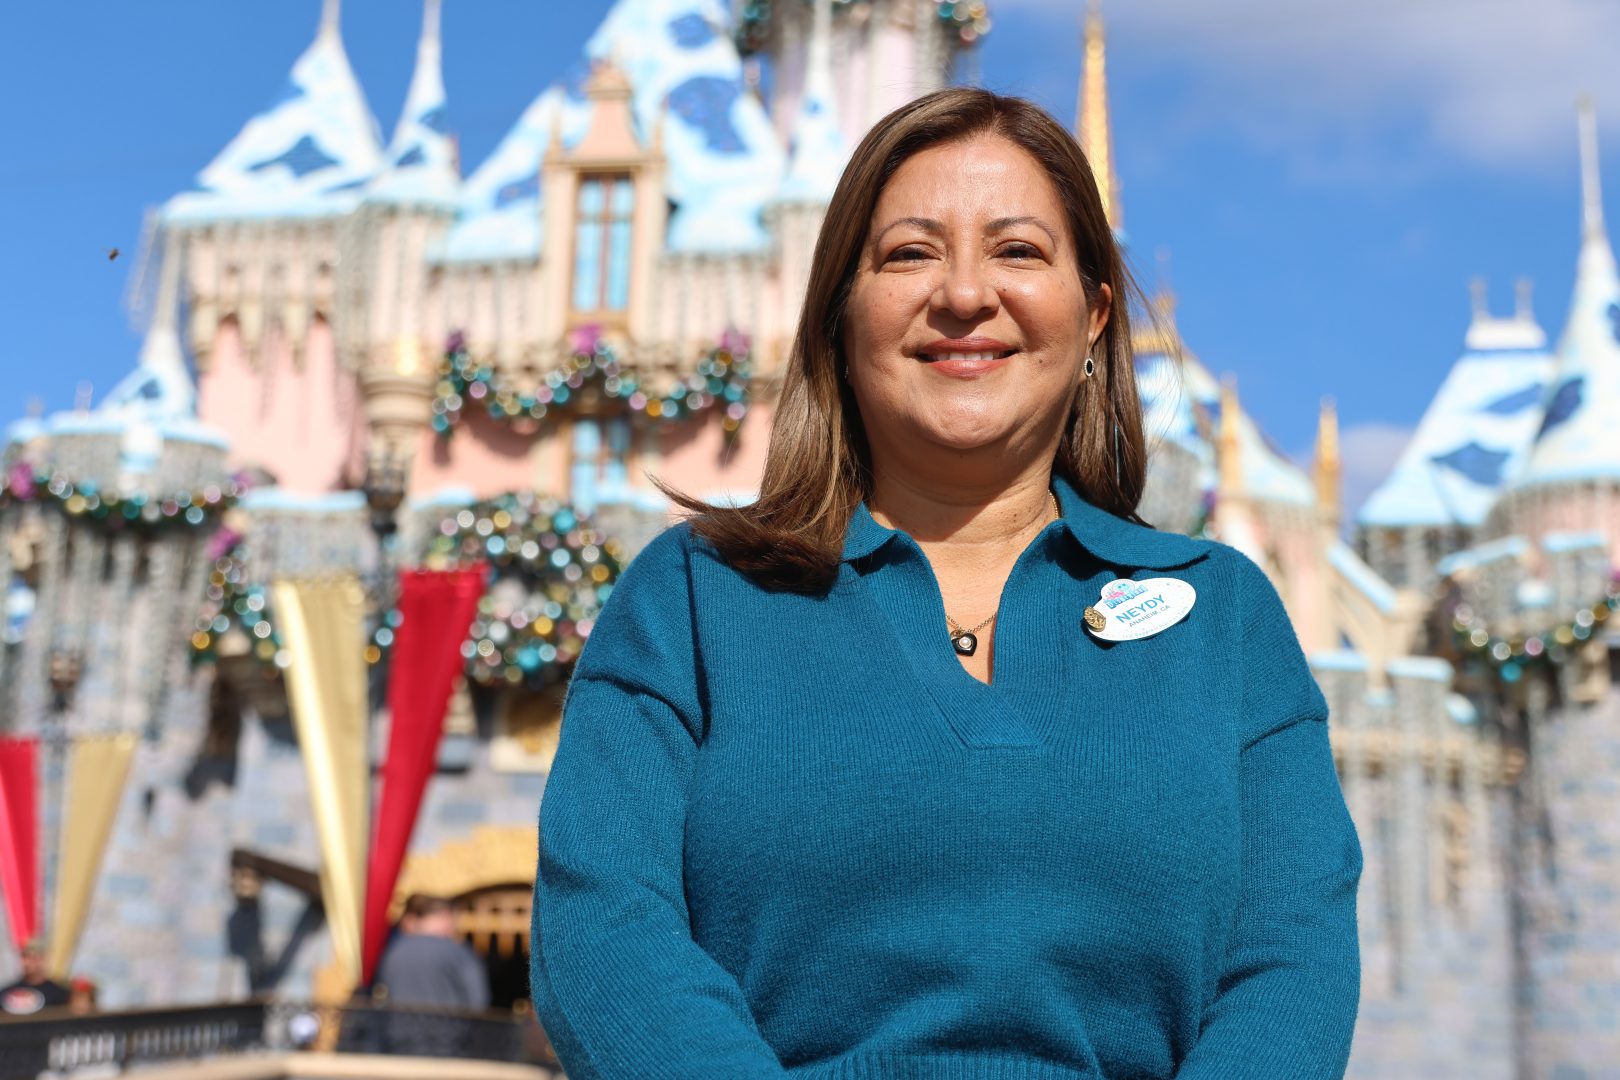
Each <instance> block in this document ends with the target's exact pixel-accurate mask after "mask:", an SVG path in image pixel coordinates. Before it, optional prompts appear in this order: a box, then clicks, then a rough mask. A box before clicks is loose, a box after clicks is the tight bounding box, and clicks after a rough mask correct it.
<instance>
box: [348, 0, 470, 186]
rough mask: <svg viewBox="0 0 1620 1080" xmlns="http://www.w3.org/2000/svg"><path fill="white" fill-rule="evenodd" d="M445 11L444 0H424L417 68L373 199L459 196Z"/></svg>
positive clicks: (375, 182) (376, 184) (459, 176)
mask: <svg viewBox="0 0 1620 1080" xmlns="http://www.w3.org/2000/svg"><path fill="white" fill-rule="evenodd" d="M441 11H442V5H441V0H423V4H422V37H421V40H420V41H419V42H418V43H417V46H416V70H415V72H413V73H412V75H411V86H410V89H409V90H408V91H407V92H406V94H405V108H404V110H403V111H402V112H401V113H400V116H399V126H397V127H396V128H395V129H394V137H393V139H392V140H390V142H389V144H388V151H387V154H386V160H387V162H388V165H387V168H386V170H385V171H384V172H383V173H382V174H380V175H379V176H378V177H377V178H376V180H374V181H373V182H372V185H371V188H370V189H369V190H368V191H367V192H366V195H367V198H368V199H373V200H383V201H391V202H414V203H428V204H433V205H446V206H447V205H449V204H451V203H452V202H454V200H455V197H456V191H457V189H458V187H459V185H460V183H461V171H460V168H459V165H458V163H457V161H456V145H455V138H454V136H452V135H451V134H450V130H449V126H448V125H447V123H446V121H445V113H446V108H445V106H446V99H445V92H444V60H443V51H444V50H443V47H442V46H441V44H440V37H439V28H440V22H441Z"/></svg>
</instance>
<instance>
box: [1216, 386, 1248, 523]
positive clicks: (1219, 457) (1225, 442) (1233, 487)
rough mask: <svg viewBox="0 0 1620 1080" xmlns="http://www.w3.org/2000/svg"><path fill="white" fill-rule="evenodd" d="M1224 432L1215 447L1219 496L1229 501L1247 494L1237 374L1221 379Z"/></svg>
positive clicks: (1222, 427)
mask: <svg viewBox="0 0 1620 1080" xmlns="http://www.w3.org/2000/svg"><path fill="white" fill-rule="evenodd" d="M1220 400H1221V421H1220V434H1219V435H1218V436H1217V438H1218V440H1219V441H1218V442H1217V444H1216V450H1215V461H1216V466H1217V468H1218V469H1219V470H1220V473H1219V476H1220V488H1219V492H1218V498H1219V499H1221V500H1223V501H1225V500H1231V499H1237V498H1241V497H1242V496H1243V460H1242V452H1243V451H1242V444H1241V443H1240V442H1239V440H1238V424H1239V422H1240V418H1241V416H1242V413H1241V412H1240V406H1239V405H1238V391H1237V376H1235V375H1230V374H1229V375H1227V376H1226V377H1225V378H1223V379H1222V380H1221V399H1220Z"/></svg>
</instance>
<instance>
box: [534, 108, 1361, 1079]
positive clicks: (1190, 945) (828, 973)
mask: <svg viewBox="0 0 1620 1080" xmlns="http://www.w3.org/2000/svg"><path fill="white" fill-rule="evenodd" d="M1128 295H1129V283H1128V281H1127V280H1126V278H1125V276H1124V271H1123V269H1122V267H1121V263H1120V257H1119V253H1118V250H1117V248H1116V246H1115V242H1114V238H1113V234H1112V232H1111V231H1110V229H1109V227H1108V224H1107V221H1106V218H1105V216H1104V214H1103V210H1102V206H1101V203H1100V201H1099V198H1098V194H1097V189H1096V185H1095V183H1094V182H1093V179H1092V176H1091V172H1090V170H1089V168H1088V166H1087V164H1086V161H1085V158H1084V156H1083V155H1082V154H1081V152H1080V150H1079V148H1078V147H1077V146H1076V145H1075V143H1074V141H1073V140H1072V139H1071V138H1070V137H1069V135H1068V134H1067V133H1066V132H1064V131H1063V129H1062V128H1061V127H1060V126H1058V125H1057V124H1056V123H1055V122H1054V121H1053V120H1052V119H1051V118H1050V117H1049V116H1047V115H1046V114H1045V113H1043V112H1041V111H1040V110H1039V109H1038V108H1036V107H1035V106H1033V105H1030V104H1028V103H1027V102H1023V101H1020V100H1017V99H1013V98H1004V97H998V96H996V95H994V94H990V93H988V92H985V91H982V90H968V89H954V90H947V91H941V92H939V93H936V94H932V95H929V96H927V97H923V98H921V99H919V100H917V101H915V102H913V103H911V104H909V105H907V106H905V107H903V108H901V109H900V110H898V111H896V112H895V113H893V114H891V115H890V116H888V117H887V118H885V119H884V120H883V121H881V122H879V124H878V125H877V126H876V127H875V128H874V129H873V130H872V132H871V133H870V134H869V135H868V136H867V137H866V139H865V140H864V141H863V142H862V144H861V145H860V147H859V148H857V150H856V151H855V154H854V156H853V158H852V160H851V162H850V164H849V166H848V167H847V169H846V170H845V173H844V176H843V178H842V180H841V181H840V182H839V185H838V188H837V190H836V192H835V194H834V196H833V199H832V202H831V205H830V207H829V209H828V213H827V218H826V221H825V223H824V225H823V228H822V233H821V237H820V240H819V242H818V245H817V249H816V256H815V263H814V266H813V269H812V273H811V280H810V285H809V290H808V295H807V296H806V299H805V304H804V308H803V312H802V315H801V318H800V324H799V328H798V334H797V338H796V341H795V346H794V352H793V355H792V358H791V361H790V364H789V371H788V374H787V377H786V380H785V383H784V388H783V394H782V402H781V404H780V406H779V407H778V411H777V419H776V426H775V429H774V431H773V433H772V437H771V444H770V452H769V457H768V461H767V465H766V472H765V478H764V483H763V485H762V487H761V492H760V497H759V500H758V501H757V502H756V503H754V504H752V505H750V506H747V507H740V508H722V507H710V506H707V505H705V504H703V503H701V502H698V501H696V500H692V499H685V498H683V499H682V502H683V505H685V506H687V507H688V508H690V509H692V510H694V511H696V512H697V513H696V515H695V516H694V517H693V518H692V520H690V521H689V522H685V523H682V524H680V525H677V526H675V527H673V528H671V529H669V530H667V531H665V532H664V533H663V534H662V535H661V536H660V537H659V538H658V539H656V540H655V541H654V542H653V543H652V544H651V545H649V546H648V547H647V548H646V549H645V550H643V551H642V553H641V554H640V555H639V556H638V557H637V558H636V559H635V560H634V562H632V563H631V565H630V567H629V568H628V570H626V571H625V573H624V575H623V576H622V577H621V578H620V579H619V582H618V583H617V585H616V587H615V589H614V592H613V596H612V597H611V599H610V600H609V601H608V602H607V604H606V605H605V606H604V608H603V610H602V613H601V616H600V618H599V619H598V621H597V623H596V626H595V629H594V631H593V632H592V634H591V636H590V640H589V642H588V643H587V644H586V646H585V649H584V652H583V654H582V655H581V657H580V660H579V664H578V667H577V669H576V671H575V674H574V677H573V681H572V682H571V683H570V685H569V690H568V696H567V700H566V702H565V705H564V712H563V722H562V733H561V738H560V743H559V746H558V749H557V753H556V759H555V763H554V765H553V768H552V771H551V774H550V776H549V777H548V779H547V782H546V789H545V795H544V799H543V802H542V806H541V814H540V861H539V874H538V877H537V880H536V883H535V904H534V920H535V922H534V928H533V935H532V940H533V941H534V943H535V946H534V948H533V950H532V952H531V981H532V984H533V990H534V1001H535V1005H536V1011H537V1013H538V1015H539V1016H540V1018H541V1021H542V1022H543V1023H544V1025H545V1027H546V1030H547V1032H548V1033H549V1034H550V1036H551V1038H552V1042H553V1043H554V1045H555V1047H556V1049H557V1053H558V1056H559V1058H560V1059H561V1061H562V1063H563V1065H564V1067H565V1068H566V1069H567V1072H568V1075H569V1076H570V1077H572V1078H574V1080H593V1078H594V1080H646V1078H692V1080H697V1078H699V1077H703V1078H711V1077H727V1078H748V1080H779V1078H784V1077H798V1078H803V1080H1080V1078H1089V1080H1101V1078H1104V1077H1126V1076H1129V1077H1136V1078H1140V1080H1170V1078H1172V1077H1174V1078H1176V1080H1213V1078H1215V1077H1250V1076H1253V1077H1290V1078H1299V1080H1327V1078H1331V1077H1342V1076H1343V1073H1344V1069H1345V1065H1346V1062H1347V1060H1348V1057H1349V1048H1350V1035H1351V1031H1352V1028H1353V1026H1354V1022H1355V1016H1356V1006H1357V999H1358V992H1359V975H1360V967H1359V960H1358V956H1357V938H1356V919H1355V895H1356V886H1357V883H1358V881H1359V879H1360V874H1361V847H1360V844H1359V841H1358V839H1357V836H1356V833H1355V828H1354V826H1353V824H1352V823H1351V820H1350V816H1349V814H1348V812H1347V811H1346V809H1345V804H1344V799H1343V796H1342V795H1341V793H1340V790H1339V785H1338V779H1337V776H1336V774H1335V771H1334V765H1333V756H1332V751H1331V749H1330V745H1329V741H1328V736H1327V705H1326V702H1325V701H1324V699H1323V697H1322V694H1321V692H1320V691H1319V690H1318V689H1317V687H1316V684H1315V682H1314V680H1313V679H1312V677H1311V673H1310V669H1309V668H1308V667H1307V665H1306V663H1305V659H1304V656H1303V654H1302V653H1301V651H1300V646H1299V642H1298V640H1297V638H1296V637H1295V636H1294V632H1293V630H1292V629H1291V627H1290V625H1289V623H1288V619H1287V616H1286V614H1285V613H1284V611H1283V607H1282V603H1281V601H1280V600H1279V599H1278V597H1277V593H1276V591H1275V590H1274V589H1273V588H1272V587H1271V584H1270V583H1269V582H1268V581H1267V580H1266V577H1265V575H1264V573H1263V572H1262V571H1261V570H1260V569H1259V568H1258V567H1257V566H1255V565H1254V563H1252V562H1250V561H1249V560H1248V559H1247V558H1245V557H1244V556H1243V555H1241V554H1239V553H1238V552H1237V551H1235V550H1234V549H1232V548H1229V547H1226V546H1224V545H1221V544H1217V543H1213V542H1210V541H1205V540H1194V539H1191V538H1189V537H1185V536H1180V535H1176V534H1171V533H1163V532H1158V531H1155V530H1154V529H1152V528H1150V527H1148V526H1147V525H1145V524H1143V523H1142V522H1141V521H1140V520H1138V519H1137V518H1136V515H1135V507H1136V504H1137V500H1138V497H1139V496H1140V494H1141V490H1142V483H1143V471H1144V469H1143V460H1142V439H1141V418H1140V406H1139V405H1138V403H1137V399H1136V390H1135V378H1134V372H1133V368H1132V360H1131V356H1130V352H1129V341H1130V336H1129V332H1128V327H1127V325H1126V322H1127V310H1126V309H1127V304H1126V302H1125V298H1126V297H1127V296H1128Z"/></svg>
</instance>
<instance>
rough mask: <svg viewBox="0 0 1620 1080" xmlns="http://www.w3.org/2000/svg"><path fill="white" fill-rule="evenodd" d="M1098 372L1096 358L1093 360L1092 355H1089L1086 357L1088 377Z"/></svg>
mask: <svg viewBox="0 0 1620 1080" xmlns="http://www.w3.org/2000/svg"><path fill="white" fill-rule="evenodd" d="M1096 373H1097V364H1096V362H1095V361H1094V360H1092V359H1091V357H1089V356H1088V357H1086V378H1088V379H1089V378H1091V377H1092V376H1093V375H1095V374H1096Z"/></svg>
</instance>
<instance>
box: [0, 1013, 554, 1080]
mask: <svg viewBox="0 0 1620 1080" xmlns="http://www.w3.org/2000/svg"><path fill="white" fill-rule="evenodd" d="M311 1049H327V1050H332V1051H335V1052H337V1053H353V1054H408V1055H412V1056H418V1057H455V1058H470V1059H476V1060H483V1061H506V1062H521V1063H524V1064H530V1065H537V1066H540V1067H542V1068H548V1069H551V1070H553V1071H555V1070H557V1068H558V1066H557V1060H556V1058H555V1057H554V1056H553V1055H552V1052H551V1047H550V1045H549V1044H548V1043H547V1042H546V1038H545V1036H544V1035H543V1034H542V1033H541V1032H540V1027H539V1025H538V1024H536V1023H535V1022H534V1019H533V1018H532V1017H529V1016H519V1015H516V1014H510V1013H493V1012H477V1013H473V1012H451V1011H446V1010H426V1009H414V1008H409V1007H405V1006H383V1005H379V1004H373V1003H370V1002H366V1001H360V1000H357V1001H354V1002H351V1003H349V1004H346V1005H306V1004H300V1003H294V1002H284V1001H251V1002H242V1003H238V1004H220V1005H198V1006H193V1007H183V1008H171V1009H141V1010H136V1011H131V1012H105V1013H93V1014H90V1015H86V1016H79V1015H75V1014H73V1013H69V1012H67V1011H66V1010H64V1009H52V1010H47V1011H45V1012H42V1013H39V1014H37V1015H34V1016H27V1017H21V1016H19V1017H4V1016H0V1080H34V1078H35V1077H37V1076H38V1075H39V1074H40V1073H41V1072H44V1071H46V1070H49V1071H51V1072H53V1073H57V1074H66V1075H69V1076H71V1075H72V1073H73V1072H75V1071H76V1070H79V1069H83V1068H87V1067H90V1066H103V1067H105V1066H107V1065H112V1066H115V1067H117V1068H119V1069H127V1068H130V1067H132V1066H140V1065H150V1064H155V1063H158V1062H165V1061H179V1060H184V1059H195V1058H209V1057H218V1056H221V1055H228V1054H239V1053H248V1052H264V1051H281V1050H311Z"/></svg>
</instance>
